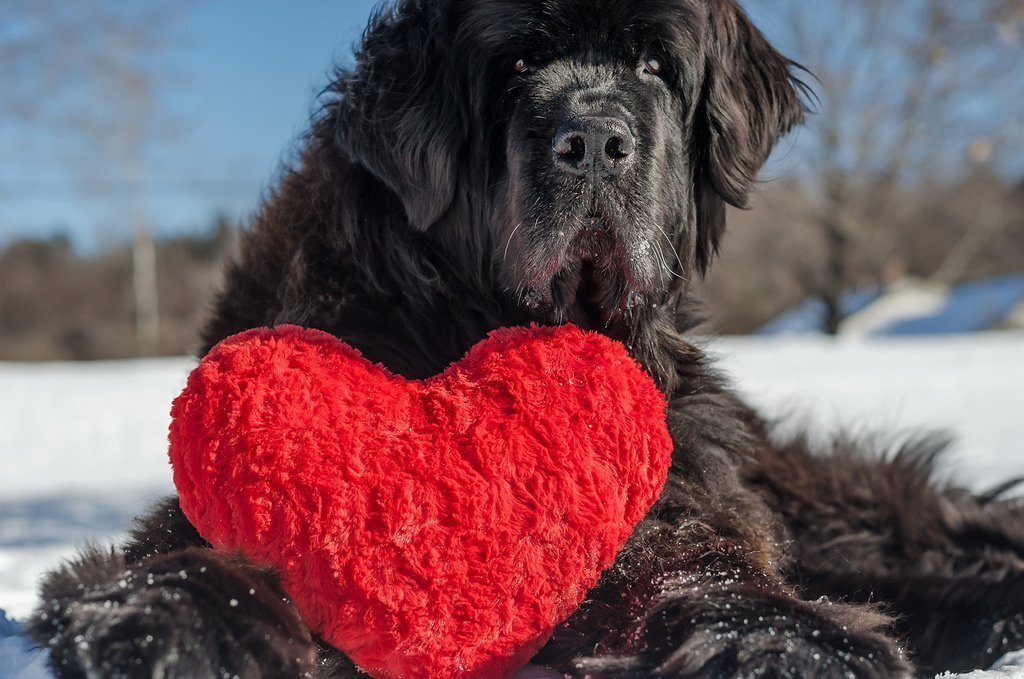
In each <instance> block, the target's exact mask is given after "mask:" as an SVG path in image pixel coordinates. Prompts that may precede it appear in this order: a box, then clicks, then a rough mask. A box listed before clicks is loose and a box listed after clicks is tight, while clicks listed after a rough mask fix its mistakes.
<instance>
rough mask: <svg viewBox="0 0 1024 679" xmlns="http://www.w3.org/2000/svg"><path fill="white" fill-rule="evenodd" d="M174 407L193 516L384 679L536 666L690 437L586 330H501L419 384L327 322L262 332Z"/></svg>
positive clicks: (228, 349) (627, 363) (640, 378)
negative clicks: (677, 436) (325, 328)
mask: <svg viewBox="0 0 1024 679" xmlns="http://www.w3.org/2000/svg"><path fill="white" fill-rule="evenodd" d="M172 415H173V423H172V425H171V430H170V442H171V447H170V455H171V462H172V463H173V465H174V481H175V484H176V485H177V487H178V491H179V493H180V495H181V503H182V507H183V509H184V511H185V514H186V515H187V516H188V518H189V520H190V521H191V522H192V523H193V524H194V525H195V526H196V528H198V530H199V532H200V533H201V534H202V535H203V537H204V538H206V539H207V540H209V541H210V542H211V543H212V544H213V545H214V546H215V547H216V548H219V549H239V550H242V551H244V552H245V553H247V554H248V555H249V556H250V558H252V559H253V560H254V561H256V562H257V563H263V564H271V565H273V566H274V567H276V568H277V569H278V570H279V572H280V573H281V576H282V578H283V582H284V586H285V588H286V590H287V591H288V593H289V595H290V596H291V597H292V599H293V600H294V601H295V603H296V605H297V606H298V607H299V610H300V611H301V613H302V615H303V616H304V618H305V620H306V621H307V622H308V623H309V625H310V626H311V628H312V629H314V630H315V631H317V632H319V633H320V634H321V635H323V637H324V638H325V639H326V640H327V641H329V642H330V643H331V644H334V645H335V646H337V647H338V648H340V649H342V650H343V651H345V653H346V654H348V656H349V657H350V658H352V659H353V661H354V662H355V663H356V664H357V665H359V667H361V668H363V669H364V670H365V671H367V672H368V673H369V674H371V675H373V676H375V677H432V678H441V679H443V678H446V677H500V676H504V675H507V674H510V673H512V672H513V671H515V670H516V669H518V668H519V667H521V666H522V665H524V664H525V663H526V662H527V661H528V660H529V658H530V657H531V656H532V655H533V653H534V652H535V651H536V650H537V649H538V648H539V647H540V646H542V645H543V643H544V642H545V641H546V640H547V638H548V637H549V636H550V634H551V632H552V630H553V628H554V626H555V625H556V624H558V623H559V622H560V621H562V620H564V619H565V618H567V617H568V616H569V615H570V614H571V613H572V612H573V611H574V610H575V609H576V608H577V607H578V606H579V605H580V603H581V602H582V601H583V598H584V595H585V594H586V592H587V590H588V589H589V588H590V587H592V586H593V585H594V584H595V583H596V582H597V579H598V576H599V575H600V573H601V571H602V570H604V569H605V568H607V567H608V566H609V565H611V563H612V562H613V560H614V559H615V556H616V554H617V552H618V551H619V549H620V548H621V547H622V545H623V543H624V541H625V540H626V538H627V537H628V536H629V534H630V532H631V531H632V529H633V527H634V526H635V525H636V523H637V522H638V521H639V520H640V519H641V518H643V516H644V514H645V513H646V512H647V510H648V509H649V508H650V507H651V505H652V504H653V502H654V500H655V499H656V498H657V496H658V494H659V492H660V490H661V488H662V485H663V484H664V482H665V478H666V474H667V470H668V465H669V457H670V451H671V447H672V443H671V440H670V438H669V435H668V431H667V428H666V424H665V401H664V398H663V397H662V395H661V393H660V392H659V391H658V390H657V388H656V387H655V385H654V384H653V382H652V381H651V379H650V378H649V377H648V376H647V375H646V373H644V372H643V371H642V370H641V369H640V368H639V366H637V365H636V364H635V363H634V362H633V361H632V360H631V359H630V358H629V356H628V355H627V353H626V351H625V349H624V348H623V347H622V346H621V345H620V344H617V343H615V342H613V341H611V340H609V339H607V338H605V337H602V336H600V335H597V334H594V333H589V332H584V331H582V330H579V329H577V328H574V327H571V326H563V327H559V328H529V329H523V328H520V329H509V330H501V331H498V332H495V333H493V334H492V335H491V336H490V337H488V338H487V339H486V340H484V341H483V342H481V343H480V344H478V345H477V346H476V347H474V348H473V349H472V350H471V351H470V352H469V353H468V354H467V355H466V356H465V357H464V358H463V359H462V360H461V361H459V362H458V363H456V364H454V365H452V366H451V367H450V368H449V369H448V370H446V371H445V372H444V373H442V374H440V375H438V376H436V377H433V378H431V379H429V380H425V381H422V382H410V381H406V380H404V379H402V378H400V377H397V376H394V375H392V374H390V373H388V372H387V371H386V370H385V369H384V368H382V367H380V366H377V365H373V364H371V363H369V362H368V361H366V360H365V359H363V358H362V357H360V355H359V354H358V352H356V351H355V350H354V349H352V348H350V347H349V346H347V345H346V344H344V343H342V342H341V341H339V340H338V339H336V338H334V337H333V336H331V335H328V334H326V333H323V332H319V331H314V330H303V329H300V328H295V327H281V328H277V329H275V330H266V329H261V330H253V331H249V332H246V333H243V334H240V335H236V336H234V337H232V338H229V339H227V340H225V341H224V342H223V343H221V344H220V345H219V346H217V347H216V348H215V349H214V350H213V351H212V352H210V354H209V355H208V356H207V357H206V358H204V359H203V361H202V362H201V363H200V364H199V366H198V367H197V368H196V369H195V371H194V372H193V373H192V375H191V376H190V377H189V380H188V385H187V387H186V388H185V391H184V393H182V395H181V396H180V397H179V398H178V399H177V400H176V401H175V403H174V407H173V411H172ZM225 605H227V602H225Z"/></svg>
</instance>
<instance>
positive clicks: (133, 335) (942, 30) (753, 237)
mask: <svg viewBox="0 0 1024 679" xmlns="http://www.w3.org/2000/svg"><path fill="white" fill-rule="evenodd" d="M374 4H375V3H374V2H371V1H369V0H308V1H307V2H303V3H299V4H294V3H292V4H286V3H278V2H269V1H266V0H257V1H250V2H245V3H243V2H240V1H237V0H235V1H228V0H207V1H203V2H199V1H196V0H191V1H190V0H173V2H172V1H171V0H148V1H147V2H145V3H129V2H125V1H124V0H77V1H76V2H74V3H68V2H61V1H59V0H0V608H5V609H6V610H7V611H8V613H9V614H11V615H12V616H14V617H20V616H23V615H25V614H27V612H28V611H29V610H30V609H31V606H32V604H33V601H34V597H35V594H34V587H35V583H36V579H37V577H38V575H39V573H40V572H41V571H42V570H43V569H45V568H48V567H51V566H52V565H54V563H55V562H56V561H57V560H59V559H60V558H62V557H66V556H68V555H70V554H72V553H73V552H74V549H75V546H76V545H77V544H79V543H80V542H81V541H82V540H83V539H87V538H88V539H98V540H110V539H114V538H116V537H117V536H118V535H120V534H121V532H122V531H123V530H124V528H125V526H126V524H127V522H128V521H129V520H130V518H131V516H132V515H133V514H135V513H136V512H137V511H139V510H140V509H141V508H142V507H144V506H145V505H146V504H147V503H149V502H150V501H152V500H153V499H154V498H156V497H158V496H160V495H161V494H163V493H166V492H169V491H170V489H171V483H170V473H169V469H168V466H167V461H166V427H167V418H168V416H167V413H168V410H169V406H170V402H171V399H173V397H174V396H175V395H176V394H177V393H178V391H179V390H180V389H181V387H182V385H183V382H184V379H185V376H186V375H187V374H188V371H189V370H190V369H191V367H192V366H193V365H194V362H193V361H194V359H192V358H188V357H189V356H190V355H191V354H192V353H193V352H194V350H195V348H196V333H197V329H198V327H199V326H200V324H201V323H202V320H203V318H204V316H205V314H206V312H207V309H208V305H209V301H210V297H211V293H212V291H213V290H214V289H215V287H216V285H217V281H218V276H219V271H220V268H221V261H222V260H223V259H224V257H225V256H227V255H229V254H230V253H231V252H232V250H233V248H234V247H235V241H236V235H237V232H238V229H239V228H240V226H241V225H243V224H244V223H245V220H246V217H247V215H249V214H250V213H251V212H252V211H253V210H254V208H255V207H256V206H257V204H258V201H259V198H260V196H261V194H262V193H263V192H264V191H265V190H266V189H267V188H268V187H270V186H272V185H273V183H274V180H275V177H276V175H277V174H278V173H279V171H280V168H281V167H282V164H283V163H287V162H288V161H289V160H290V159H292V158H293V157H294V155H295V152H296V147H297V144H298V142H299V138H300V135H301V133H302V131H303V130H304V129H305V128H306V124H307V121H308V120H309V117H310V116H311V115H313V114H314V113H315V112H316V107H317V103H316V102H317V95H318V92H320V91H321V89H322V88H323V87H324V86H326V85H327V84H328V82H329V78H330V74H331V71H332V67H333V65H334V64H346V63H349V62H350V60H351V53H352V47H353V44H354V43H355V42H356V41H357V40H358V37H359V35H360V33H361V31H362V28H363V26H364V25H365V23H366V19H367V17H368V16H369V14H370V12H371V10H372V7H373V6H374ZM744 4H745V6H746V7H747V9H748V10H749V12H750V13H751V14H752V16H753V17H754V19H755V21H756V22H757V23H758V24H759V25H760V26H761V28H762V29H763V30H764V31H765V32H766V33H767V34H768V36H769V38H770V39H771V40H772V41H773V42H774V43H775V44H776V45H777V46H778V47H779V48H780V49H781V50H782V51H783V52H784V53H786V54H788V55H790V56H791V57H792V58H794V59H795V60H797V61H799V62H800V63H802V64H803V65H805V66H806V67H807V69H808V70H809V71H810V72H811V73H813V77H812V76H808V77H807V80H808V83H809V84H811V85H812V86H813V87H814V89H815V90H816V92H817V94H818V97H819V100H820V101H819V102H818V103H817V105H816V108H817V112H816V114H815V115H813V116H811V117H810V119H809V120H808V124H807V126H806V127H805V128H803V129H802V130H800V131H799V132H798V133H796V134H794V135H792V136H791V137H789V138H788V139H786V140H785V141H784V142H783V144H782V145H781V148H780V149H779V150H778V152H777V153H776V154H775V157H774V158H773V159H772V161H771V162H770V163H769V165H768V167H767V168H766V170H765V171H764V173H763V179H764V182H763V183H762V184H761V185H760V187H759V190H758V192H757V195H756V196H754V198H753V200H752V203H751V208H752V209H750V210H748V211H738V210H737V211H734V213H733V214H732V216H731V219H730V234H729V236H728V237H727V238H726V239H725V246H724V250H723V252H722V258H721V261H720V262H719V263H718V264H717V265H716V266H715V267H712V273H711V275H710V277H709V278H708V280H707V281H705V282H704V283H703V284H701V285H700V286H699V290H698V292H699V295H700V296H701V297H702V298H703V300H704V301H705V302H706V304H707V306H708V308H709V309H710V310H712V311H713V315H712V316H711V318H710V321H709V322H708V324H707V325H706V326H705V327H704V328H703V329H702V330H703V332H704V333H706V334H708V335H729V336H732V335H751V337H725V338H723V339H719V340H716V342H715V343H714V344H712V345H711V347H712V351H714V352H715V353H716V354H718V355H719V356H720V357H721V358H722V360H723V364H724V365H725V367H726V369H727V370H728V371H729V372H731V373H732V374H733V375H734V376H735V378H736V381H737V385H738V387H739V389H740V390H741V391H742V393H743V394H744V395H745V396H746V397H747V398H748V399H750V400H751V401H752V402H754V403H755V404H756V405H757V406H759V407H761V408H762V409H763V411H764V412H765V413H766V414H768V415H769V416H771V417H780V418H781V417H783V416H790V419H789V421H791V422H796V423H797V425H801V424H802V425H813V426H811V427H810V428H811V430H812V431H813V432H815V436H817V437H819V438H823V437H827V436H828V432H831V431H834V430H835V427H836V425H843V426H846V427H847V428H850V429H853V430H854V431H857V432H861V431H886V432H889V433H888V434H887V436H886V437H885V439H884V440H885V441H887V442H889V443H893V444H895V443H894V442H898V440H899V437H900V436H901V432H906V431H915V430H920V429H921V428H926V429H930V428H934V427H944V428H948V429H949V430H951V431H952V432H953V433H954V434H955V435H956V437H957V440H958V441H959V443H958V444H957V445H956V447H955V448H954V457H953V459H952V460H951V463H950V466H949V470H950V471H949V472H948V475H949V477H950V478H953V479H955V480H956V481H957V482H960V483H965V484H969V485H971V486H972V487H975V488H983V487H987V486H989V485H991V484H994V483H998V482H999V481H1001V480H1003V479H1005V478H1007V477H1008V476H1010V475H1012V474H1021V473H1024V451H1022V448H1021V445H1020V435H1019V429H1018V422H1019V420H1020V412H1021V404H1024V332H1022V331H1021V330H1022V329H1024V0H968V1H966V2H965V1H964V0H899V2H887V1H886V0H829V1H828V2H808V1H807V0H746V1H745V2H744ZM832 335H838V336H839V338H840V339H839V340H838V341H836V340H835V339H834V338H832V337H831V336H832ZM861 340H863V341H861ZM160 357H166V358H160ZM86 359H87V360H86ZM99 359H106V360H99ZM111 359H117V360H111ZM121 359H132V360H121ZM139 359H142V360H139ZM808 404H809V406H808ZM794 413H796V415H797V417H796V418H795V419H794V418H792V417H791V416H792V415H793V414H794ZM885 445H886V444H884V443H883V444H882V448H883V449H884V448H885ZM0 613H2V611H0ZM2 623H3V617H2V615H0V675H2V676H43V675H42V674H33V675H29V674H24V675H19V674H17V673H16V671H17V672H23V671H24V672H27V671H29V670H25V669H24V668H25V667H27V666H28V665H32V666H33V667H35V668H36V670H33V671H37V672H38V668H39V667H40V666H41V665H40V662H41V661H39V660H38V658H37V657H36V658H35V659H33V658H32V657H31V656H30V655H27V654H21V655H17V653H16V654H15V655H13V656H10V657H13V658H16V659H14V660H10V659H9V660H7V661H5V660H4V652H5V643H7V642H5V641H4V638H5V634H6V633H5V632H4V630H5V629H6V630H8V631H9V632H11V633H14V632H13V630H16V626H11V625H8V626H7V627H4V625H3V624H2ZM8 638H11V639H16V637H8ZM10 643H11V644H22V645H23V642H21V641H12V642H10ZM6 648H8V649H10V648H13V647H11V646H8V647H6ZM18 648H21V647H20V646H19V647H18ZM16 650H17V649H16ZM18 653H20V651H18ZM17 658H21V660H18V659H17ZM5 662H7V663H8V664H7V665H5V664H4V663H5ZM12 663H13V664H12ZM19 663H20V664H19ZM33 663H34V664H33ZM12 668H14V669H12Z"/></svg>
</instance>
